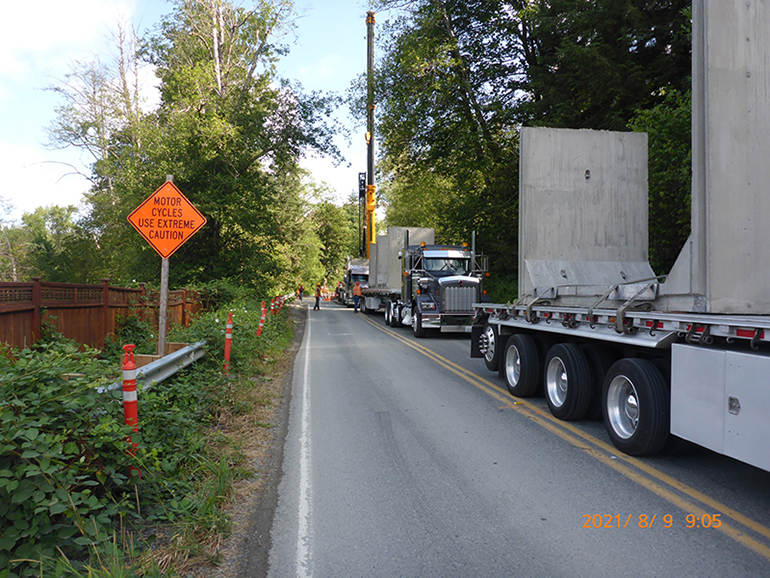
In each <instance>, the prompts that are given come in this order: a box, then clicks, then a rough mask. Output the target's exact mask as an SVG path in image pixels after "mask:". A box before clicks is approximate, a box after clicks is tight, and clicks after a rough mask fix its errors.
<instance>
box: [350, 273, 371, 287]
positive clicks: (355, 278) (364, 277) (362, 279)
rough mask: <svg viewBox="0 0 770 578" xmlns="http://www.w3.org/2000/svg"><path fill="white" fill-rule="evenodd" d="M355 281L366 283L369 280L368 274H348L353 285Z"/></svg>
mask: <svg viewBox="0 0 770 578" xmlns="http://www.w3.org/2000/svg"><path fill="white" fill-rule="evenodd" d="M356 281H358V282H359V283H362V284H363V283H368V282H369V275H351V276H350V282H351V283H353V284H354V285H355V284H356Z"/></svg>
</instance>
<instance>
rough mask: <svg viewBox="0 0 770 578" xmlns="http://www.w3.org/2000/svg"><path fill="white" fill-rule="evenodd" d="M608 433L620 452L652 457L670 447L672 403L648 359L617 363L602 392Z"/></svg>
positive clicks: (663, 383)
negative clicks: (668, 442)
mask: <svg viewBox="0 0 770 578" xmlns="http://www.w3.org/2000/svg"><path fill="white" fill-rule="evenodd" d="M602 412H603V413H604V423H605V426H606V427H607V433H608V434H609V436H610V439H611V440H612V443H613V444H614V445H615V447H616V448H618V449H619V450H620V451H622V452H624V453H627V454H629V455H632V456H649V455H653V454H656V453H658V452H659V451H660V450H662V449H663V447H664V446H665V445H666V441H667V440H668V436H669V412H670V399H669V393H668V388H667V387H666V381H665V379H664V378H663V376H662V375H661V373H660V371H659V370H658V368H657V367H655V365H654V364H653V363H652V362H650V361H648V360H646V359H621V360H620V361H617V362H615V363H614V364H613V365H612V367H611V368H610V371H609V372H608V373H607V377H606V378H605V379H604V387H603V388H602Z"/></svg>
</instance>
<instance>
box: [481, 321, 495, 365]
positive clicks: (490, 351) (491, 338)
mask: <svg viewBox="0 0 770 578" xmlns="http://www.w3.org/2000/svg"><path fill="white" fill-rule="evenodd" d="M484 337H485V338H486V341H487V350H486V351H485V352H484V359H486V360H487V361H489V362H491V361H492V359H493V358H494V357H495V347H496V346H497V343H495V331H494V329H492V327H490V326H489V325H488V326H487V328H486V329H485V330H484Z"/></svg>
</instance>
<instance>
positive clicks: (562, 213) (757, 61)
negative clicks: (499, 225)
mask: <svg viewBox="0 0 770 578" xmlns="http://www.w3.org/2000/svg"><path fill="white" fill-rule="evenodd" d="M767 30H770V5H768V4H764V3H732V2H730V3H718V2H703V1H702V0H696V1H695V2H693V34H694V39H693V120H692V128H693V134H692V137H693V149H692V150H693V155H692V157H693V167H692V168H693V181H692V191H691V204H692V223H691V229H690V231H691V232H690V236H689V238H688V240H687V242H686V243H685V245H684V247H683V248H682V250H681V253H680V255H679V257H678V260H677V261H676V262H675V264H674V266H673V268H672V269H671V271H669V272H668V273H666V274H665V276H661V275H659V274H656V273H655V272H654V271H653V270H652V268H651V267H650V265H649V262H648V258H647V257H648V223H647V214H648V191H647V136H646V135H645V134H641V133H612V132H601V131H589V130H567V129H547V128H534V127H527V128H523V129H521V132H520V146H521V149H520V189H519V194H520V214H519V224H520V228H519V288H518V298H517V299H516V300H515V301H514V302H512V303H497V304H485V303H476V304H474V312H475V317H474V326H473V330H472V336H471V356H472V357H483V358H484V362H485V363H486V365H487V367H488V368H489V369H490V370H493V371H497V372H498V373H499V375H500V377H501V378H503V379H504V380H505V382H506V385H507V387H508V390H509V391H510V393H511V394H512V395H513V396H516V397H529V396H534V395H538V394H544V396H545V401H546V402H547V404H548V407H549V409H550V411H551V413H552V414H553V415H554V416H556V417H557V418H559V419H562V420H579V419H583V418H586V417H589V418H590V417H599V416H601V417H602V419H603V420H604V424H605V427H606V430H607V433H608V435H609V438H610V439H611V441H612V443H613V444H614V445H615V447H616V448H617V449H619V450H621V451H622V452H625V453H627V454H630V455H635V456H645V455H652V454H655V453H657V452H659V451H661V450H662V449H663V448H664V447H665V446H666V445H667V443H668V441H669V439H670V436H674V439H676V438H682V439H685V440H688V441H690V442H693V443H695V444H698V445H700V446H703V447H705V448H708V449H710V450H712V451H714V452H717V453H720V454H723V455H726V456H730V457H732V458H735V459H738V460H740V461H743V462H745V463H748V464H751V465H753V466H756V467H759V468H762V469H764V470H768V471H770V451H768V448H767V443H768V440H770V419H768V416H769V415H770V379H768V376H769V375H770V247H769V246H768V240H767V231H768V223H770V192H769V191H768V186H770V185H768V183H770V163H768V162H767V159H768V158H770V137H768V135H770V108H769V107H767V103H768V102H770V67H768V66H767V63H768V62H770V43H768V42H767V38H768V36H767ZM735 38H740V39H742V41H743V39H745V42H743V43H742V44H741V43H737V42H734V39H735ZM746 71H749V73H747V72H746Z"/></svg>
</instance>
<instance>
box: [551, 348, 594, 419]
mask: <svg viewBox="0 0 770 578" xmlns="http://www.w3.org/2000/svg"><path fill="white" fill-rule="evenodd" d="M544 372H545V375H544V379H545V399H546V401H547V402H548V407H549V409H550V410H551V413H552V414H553V415H554V417H557V418H559V419H561V420H564V421H574V420H579V419H583V418H584V417H585V415H586V413H587V412H588V406H589V405H590V403H591V391H592V389H593V384H592V382H591V377H592V375H591V368H590V366H589V365H588V360H587V359H586V356H585V355H583V352H582V351H580V348H579V347H578V346H577V345H575V344H574V343H557V344H556V345H554V346H553V347H551V349H550V351H549V352H548V356H547V357H546V359H545V370H544Z"/></svg>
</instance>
